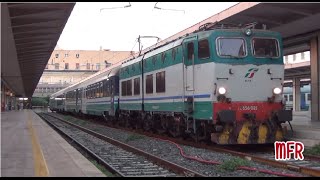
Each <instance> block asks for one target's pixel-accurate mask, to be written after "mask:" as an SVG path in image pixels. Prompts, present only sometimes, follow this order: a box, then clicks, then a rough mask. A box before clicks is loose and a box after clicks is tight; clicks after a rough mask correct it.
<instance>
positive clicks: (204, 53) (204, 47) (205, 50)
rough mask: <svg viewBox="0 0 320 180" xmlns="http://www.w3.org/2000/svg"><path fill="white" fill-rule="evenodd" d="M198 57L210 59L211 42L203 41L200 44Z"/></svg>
mask: <svg viewBox="0 0 320 180" xmlns="http://www.w3.org/2000/svg"><path fill="white" fill-rule="evenodd" d="M198 56H199V58H200V59H206V58H209V57H210V50H209V41H208V40H207V39H203V40H200V41H199V42H198Z"/></svg>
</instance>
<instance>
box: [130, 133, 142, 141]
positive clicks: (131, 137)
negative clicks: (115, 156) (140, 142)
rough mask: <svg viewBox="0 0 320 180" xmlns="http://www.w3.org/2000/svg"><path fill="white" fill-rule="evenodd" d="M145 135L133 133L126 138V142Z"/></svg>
mask: <svg viewBox="0 0 320 180" xmlns="http://www.w3.org/2000/svg"><path fill="white" fill-rule="evenodd" d="M143 138H144V136H142V135H139V134H131V135H130V136H128V137H127V139H126V140H125V142H129V141H134V140H137V139H143Z"/></svg>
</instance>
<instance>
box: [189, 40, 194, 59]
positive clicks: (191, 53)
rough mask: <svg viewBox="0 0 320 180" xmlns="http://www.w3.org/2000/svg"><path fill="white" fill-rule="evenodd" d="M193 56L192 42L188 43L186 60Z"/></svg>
mask: <svg viewBox="0 0 320 180" xmlns="http://www.w3.org/2000/svg"><path fill="white" fill-rule="evenodd" d="M193 58H194V47H193V43H192V42H190V43H188V60H192V59H193Z"/></svg>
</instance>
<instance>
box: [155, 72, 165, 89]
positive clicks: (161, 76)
mask: <svg viewBox="0 0 320 180" xmlns="http://www.w3.org/2000/svg"><path fill="white" fill-rule="evenodd" d="M165 75H166V74H165V71H162V72H158V73H157V74H156V92H157V93H158V92H165V91H166V77H165Z"/></svg>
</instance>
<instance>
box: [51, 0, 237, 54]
mask: <svg viewBox="0 0 320 180" xmlns="http://www.w3.org/2000/svg"><path fill="white" fill-rule="evenodd" d="M130 3H131V7H129V8H118V9H105V10H102V11H101V12H100V8H111V7H123V6H126V5H129V3H128V2H77V3H76V5H75V6H74V9H73V11H72V13H71V15H70V17H69V20H68V22H67V24H66V26H65V28H64V30H63V32H62V34H61V36H60V39H59V41H58V43H57V45H58V47H59V48H62V49H66V50H99V48H100V46H102V48H103V49H110V50H112V51H131V50H133V51H138V44H135V42H136V39H137V38H138V36H139V35H141V36H158V37H160V38H161V39H162V40H163V39H165V38H167V37H169V36H171V35H174V34H176V33H178V32H179V31H182V30H184V29H186V28H188V27H190V26H192V25H194V24H196V23H198V22H200V21H202V20H204V19H206V18H208V17H210V16H212V15H214V14H217V13H219V12H221V11H223V10H225V9H227V8H229V7H231V6H233V5H235V4H237V3H238V2H181V3H180V2H159V3H158V4H157V7H160V8H163V9H176V10H184V11H185V13H183V11H169V10H159V9H154V5H155V2H130ZM155 43H156V39H142V45H143V49H145V48H147V47H149V46H151V45H153V44H155Z"/></svg>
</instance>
